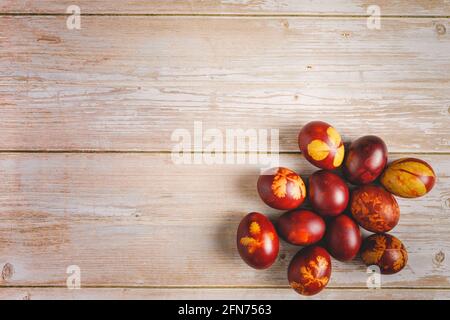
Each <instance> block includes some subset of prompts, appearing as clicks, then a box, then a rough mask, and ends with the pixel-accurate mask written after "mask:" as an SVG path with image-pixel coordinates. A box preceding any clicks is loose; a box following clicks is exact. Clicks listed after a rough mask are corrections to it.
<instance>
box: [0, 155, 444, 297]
mask: <svg viewBox="0 0 450 320" xmlns="http://www.w3.org/2000/svg"><path fill="white" fill-rule="evenodd" d="M399 156H401V155H397V156H396V157H399ZM394 158H395V157H394ZM394 158H393V159H394ZM422 158H423V159H424V160H426V161H429V162H430V163H431V164H432V165H433V167H434V168H435V170H436V172H437V175H438V179H439V182H438V184H437V186H436V187H435V188H434V189H433V190H432V192H431V193H430V194H428V195H427V196H426V197H424V198H420V199H414V200H405V199H400V200H399V204H400V207H401V211H402V216H401V220H400V224H399V225H398V226H397V227H396V228H395V230H394V231H393V234H395V235H396V236H398V237H399V238H400V239H401V240H402V241H403V242H404V243H405V245H406V246H407V248H408V251H409V264H408V266H407V267H406V269H405V270H403V271H402V272H401V273H399V274H396V275H393V276H383V277H382V287H383V288H417V287H421V288H436V289H440V288H450V279H449V274H450V273H449V272H448V271H449V269H448V262H447V260H446V259H445V258H446V256H448V254H449V252H450V239H449V237H448V230H449V228H450V220H449V219H448V214H449V210H450V188H449V185H450V180H449V179H450V178H449V176H450V159H449V157H448V156H447V155H427V156H425V155H424V156H423V157H422ZM281 163H282V164H283V165H284V166H287V167H291V168H293V169H295V170H296V171H298V172H301V174H303V175H307V174H309V173H311V172H312V171H313V170H314V168H313V167H312V166H311V165H309V164H308V163H306V161H304V160H303V159H302V158H301V157H300V156H299V155H298V154H289V155H283V156H282V158H281ZM258 172H259V169H258V166H256V165H211V166H208V165H174V164H173V163H172V162H171V159H170V155H169V154H45V153H44V154H41V153H38V154H28V153H11V154H6V153H3V154H1V155H0V176H1V177H2V183H1V184H0V215H1V217H2V219H0V234H1V235H2V236H1V237H0V268H3V272H2V275H3V277H2V280H0V284H1V285H2V286H36V285H38V286H48V285H52V286H53V285H54V286H65V283H66V277H67V274H66V268H67V267H68V266H69V265H78V266H79V267H80V268H81V284H82V286H126V287H128V286H226V287H230V286H246V287H259V286H265V287H267V286H268V287H286V285H287V281H286V268H287V265H288V263H289V261H290V259H291V257H292V256H293V254H295V252H296V251H297V250H298V248H297V247H294V246H289V245H286V244H285V243H283V244H282V249H281V253H280V256H279V259H278V261H277V262H276V263H275V264H274V266H273V267H272V268H271V269H269V270H265V271H256V270H253V269H251V268H249V267H248V266H246V265H245V264H244V263H243V262H242V261H241V260H240V258H239V255H238V254H237V251H236V248H235V232H236V228H237V225H238V223H239V221H240V219H241V218H242V217H243V216H244V215H245V214H246V213H247V212H250V211H260V212H264V213H267V214H269V216H271V217H272V218H275V217H276V216H278V215H279V212H278V211H276V210H271V209H269V208H268V207H266V206H265V205H264V204H263V203H262V202H261V201H260V200H259V198H258V195H257V192H256V190H255V189H256V188H255V184H256V180H257V176H258ZM366 280H367V278H366V268H365V267H364V266H363V265H362V263H361V262H360V261H359V260H356V261H354V262H352V263H339V262H336V261H334V262H333V275H332V279H331V282H330V287H331V288H340V287H351V288H365V286H366Z"/></svg>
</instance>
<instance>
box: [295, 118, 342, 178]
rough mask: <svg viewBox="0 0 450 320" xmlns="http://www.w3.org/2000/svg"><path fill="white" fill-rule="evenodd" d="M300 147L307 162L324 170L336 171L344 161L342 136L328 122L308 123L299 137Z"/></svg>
mask: <svg viewBox="0 0 450 320" xmlns="http://www.w3.org/2000/svg"><path fill="white" fill-rule="evenodd" d="M298 145H299V147H300V150H301V152H302V154H303V156H304V157H305V158H306V160H308V161H309V162H311V163H312V164H313V165H315V166H316V167H319V168H322V169H327V170H333V169H336V168H338V167H339V166H340V165H341V164H342V161H343V160H344V154H345V147H344V142H343V141H342V138H341V135H340V134H339V132H337V131H336V129H335V128H333V127H332V126H331V125H329V124H328V123H326V122H322V121H312V122H309V123H307V124H306V125H305V126H304V127H303V128H302V130H301V131H300V133H299V135H298Z"/></svg>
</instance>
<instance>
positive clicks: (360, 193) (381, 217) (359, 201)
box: [350, 185, 400, 233]
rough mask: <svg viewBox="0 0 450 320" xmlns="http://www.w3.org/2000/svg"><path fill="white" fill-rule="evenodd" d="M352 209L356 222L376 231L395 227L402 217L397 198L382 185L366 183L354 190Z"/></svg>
mask: <svg viewBox="0 0 450 320" xmlns="http://www.w3.org/2000/svg"><path fill="white" fill-rule="evenodd" d="M350 210H351V212H352V215H353V218H355V220H356V222H358V224H359V225H360V226H361V227H363V228H364V229H366V230H368V231H372V232H375V233H382V232H387V231H389V230H391V229H393V228H394V227H395V226H396V225H397V223H398V220H399V219H400V208H399V206H398V203H397V200H395V198H394V197H393V196H392V194H390V193H389V192H387V191H386V190H384V189H383V188H382V187H378V186H374V185H365V186H362V187H359V188H356V189H355V190H354V191H353V192H352V197H351V202H350Z"/></svg>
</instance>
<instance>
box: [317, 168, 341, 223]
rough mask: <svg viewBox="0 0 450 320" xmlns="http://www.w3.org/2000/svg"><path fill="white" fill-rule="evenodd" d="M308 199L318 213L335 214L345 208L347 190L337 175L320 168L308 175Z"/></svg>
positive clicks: (324, 214) (323, 214)
mask: <svg viewBox="0 0 450 320" xmlns="http://www.w3.org/2000/svg"><path fill="white" fill-rule="evenodd" d="M309 200H310V202H311V205H312V207H313V209H314V211H316V212H317V213H318V214H320V215H322V216H337V215H338V214H341V213H342V212H343V211H344V210H345V208H347V205H348V201H349V191H348V187H347V184H346V183H345V181H344V180H343V179H342V178H341V177H339V176H338V175H336V174H334V173H331V172H328V171H324V170H320V171H317V172H314V173H313V174H312V175H311V176H310V177H309Z"/></svg>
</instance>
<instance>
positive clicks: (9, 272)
mask: <svg viewBox="0 0 450 320" xmlns="http://www.w3.org/2000/svg"><path fill="white" fill-rule="evenodd" d="M13 275H14V266H13V265H12V264H11V263H6V264H5V265H4V266H3V270H2V279H3V280H5V281H8V280H10V279H11V278H12V277H13Z"/></svg>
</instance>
